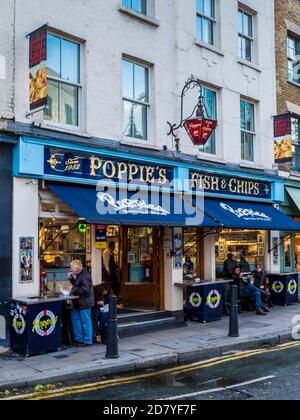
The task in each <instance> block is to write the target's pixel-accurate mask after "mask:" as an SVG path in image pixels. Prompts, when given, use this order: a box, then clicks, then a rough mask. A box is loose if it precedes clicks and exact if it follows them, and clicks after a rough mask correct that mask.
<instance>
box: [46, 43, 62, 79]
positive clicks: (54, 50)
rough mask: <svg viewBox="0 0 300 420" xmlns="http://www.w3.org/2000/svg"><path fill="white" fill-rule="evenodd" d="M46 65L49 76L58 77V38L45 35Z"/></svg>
mask: <svg viewBox="0 0 300 420" xmlns="http://www.w3.org/2000/svg"><path fill="white" fill-rule="evenodd" d="M47 67H48V74H49V76H54V77H60V38H58V37H57V36H53V35H47Z"/></svg>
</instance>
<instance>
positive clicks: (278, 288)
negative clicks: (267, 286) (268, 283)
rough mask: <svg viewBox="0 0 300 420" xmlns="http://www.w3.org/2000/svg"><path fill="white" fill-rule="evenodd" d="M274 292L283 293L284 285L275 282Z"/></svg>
mask: <svg viewBox="0 0 300 420" xmlns="http://www.w3.org/2000/svg"><path fill="white" fill-rule="evenodd" d="M272 290H273V292H275V293H278V294H280V293H282V292H283V290H284V284H283V283H282V282H281V281H275V282H274V283H273V286H272Z"/></svg>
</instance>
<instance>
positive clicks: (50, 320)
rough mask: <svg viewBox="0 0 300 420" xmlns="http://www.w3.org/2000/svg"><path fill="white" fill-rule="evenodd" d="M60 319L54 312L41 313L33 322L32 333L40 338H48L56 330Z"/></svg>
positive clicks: (45, 311)
mask: <svg viewBox="0 0 300 420" xmlns="http://www.w3.org/2000/svg"><path fill="white" fill-rule="evenodd" d="M57 321H58V317H57V316H55V315H54V313H53V312H51V311H48V310H44V311H41V312H40V313H39V314H38V315H37V317H36V318H35V320H34V321H33V327H32V332H33V333H36V334H38V335H39V336H40V337H48V336H49V335H51V334H52V333H53V331H54V330H55V327H56V324H57Z"/></svg>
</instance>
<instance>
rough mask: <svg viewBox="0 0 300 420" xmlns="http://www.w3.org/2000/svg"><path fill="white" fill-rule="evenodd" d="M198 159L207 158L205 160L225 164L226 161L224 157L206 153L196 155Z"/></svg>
mask: <svg viewBox="0 0 300 420" xmlns="http://www.w3.org/2000/svg"><path fill="white" fill-rule="evenodd" d="M197 159H198V160H207V161H211V162H215V163H220V164H222V165H226V164H227V163H228V162H227V161H226V160H224V159H220V158H218V157H217V156H214V155H210V154H208V153H201V152H200V153H199V154H198V156H197Z"/></svg>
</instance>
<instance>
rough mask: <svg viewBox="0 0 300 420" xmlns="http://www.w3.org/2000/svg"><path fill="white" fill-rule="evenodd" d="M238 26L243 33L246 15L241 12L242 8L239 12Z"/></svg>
mask: <svg viewBox="0 0 300 420" xmlns="http://www.w3.org/2000/svg"><path fill="white" fill-rule="evenodd" d="M238 27H239V32H240V33H241V34H242V33H244V17H243V12H241V11H240V10H239V13H238Z"/></svg>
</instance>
